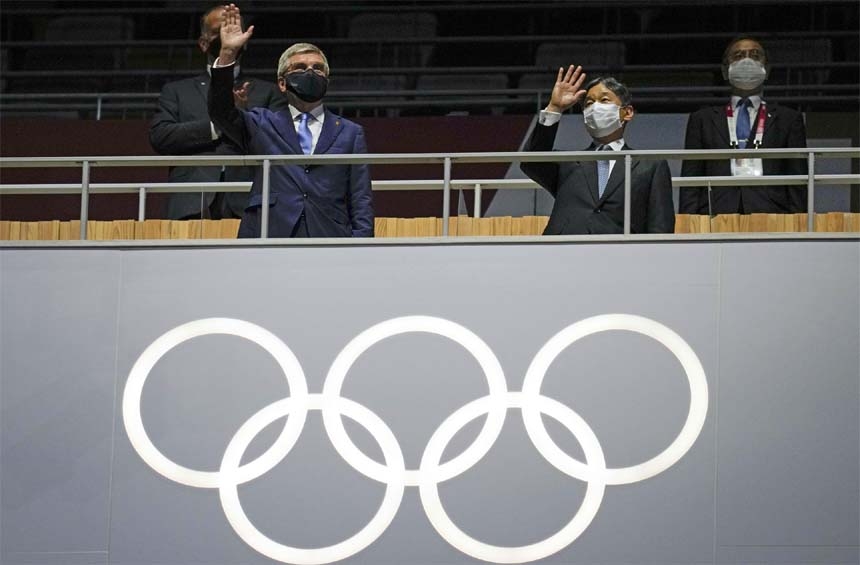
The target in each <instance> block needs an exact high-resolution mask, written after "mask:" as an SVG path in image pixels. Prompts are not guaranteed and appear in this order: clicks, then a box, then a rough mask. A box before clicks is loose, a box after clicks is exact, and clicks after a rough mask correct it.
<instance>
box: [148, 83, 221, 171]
mask: <svg viewBox="0 0 860 565" xmlns="http://www.w3.org/2000/svg"><path fill="white" fill-rule="evenodd" d="M181 104H182V102H181V99H180V94H179V91H178V89H177V85H176V84H173V83H168V84H166V85H164V88H162V89H161V95H160V96H159V97H158V110H157V111H156V113H155V116H154V117H153V119H152V122H151V124H150V126H149V144H150V145H152V148H153V149H154V150H155V152H156V153H159V154H161V155H189V154H194V153H199V152H200V151H203V150H205V149H208V148H210V147H212V146H213V141H212V129H211V125H210V123H209V120H195V121H192V122H180V121H179V107H180V105H181Z"/></svg>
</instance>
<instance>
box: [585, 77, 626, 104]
mask: <svg viewBox="0 0 860 565" xmlns="http://www.w3.org/2000/svg"><path fill="white" fill-rule="evenodd" d="M601 83H603V85H604V86H605V87H606V88H608V89H609V90H611V91H612V92H613V93H614V94H615V95H616V96H617V97H618V98H619V99H620V100H621V105H622V106H630V105H631V104H632V103H633V95H632V94H630V89H629V88H627V87H626V86H624V84H623V83H621V82H620V81H618V80H617V79H615V77H597V78H593V79H591V80H590V81H588V83H586V85H585V86H584V88H585V91H586V92H588V91H589V90H591V89H592V88H593V87H594V86H596V85H598V84H601ZM584 103H585V99H583V104H584Z"/></svg>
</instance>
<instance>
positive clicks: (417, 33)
mask: <svg viewBox="0 0 860 565" xmlns="http://www.w3.org/2000/svg"><path fill="white" fill-rule="evenodd" d="M436 25H437V24H436V16H434V15H433V14H430V13H424V12H414V13H412V12H407V13H373V14H360V15H357V16H354V17H353V18H352V20H350V22H349V31H348V32H347V37H349V38H350V39H388V38H423V37H435V36H436ZM432 54H433V45H420V44H412V45H386V44H377V45H372V44H364V45H346V46H342V47H338V48H337V49H336V55H337V57H336V58H335V60H336V61H337V62H338V66H340V67H424V66H426V65H427V64H428V63H429V61H430V57H431V56H432Z"/></svg>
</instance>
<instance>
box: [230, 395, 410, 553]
mask: <svg viewBox="0 0 860 565" xmlns="http://www.w3.org/2000/svg"><path fill="white" fill-rule="evenodd" d="M306 400H307V402H306V403H305V402H302V401H297V399H294V398H285V399H282V400H279V401H277V402H274V403H273V404H270V405H269V406H267V407H265V408H263V409H262V410H260V411H259V412H257V413H256V414H254V415H253V416H251V418H250V419H249V420H248V421H247V422H245V423H244V424H243V425H242V427H241V428H239V431H238V432H236V435H235V436H233V439H231V440H230V444H229V445H228V446H227V450H226V451H225V452H224V458H223V460H222V461H221V471H220V472H221V475H222V476H223V480H222V481H221V487H220V489H219V491H218V492H219V495H220V497H221V506H222V507H223V508H224V514H225V515H226V516H227V520H229V522H230V525H231V526H233V529H234V530H235V531H236V533H237V534H238V535H239V537H240V538H242V540H243V541H244V542H245V543H247V544H248V545H250V546H251V547H252V548H254V549H255V550H257V551H259V552H260V553H262V554H263V555H265V556H267V557H269V558H271V559H274V560H276V561H281V562H283V563H295V564H296V565H321V564H323V563H331V562H333V561H340V560H341V559H346V558H347V557H350V556H352V555H355V554H356V553H358V552H359V551H361V550H362V549H364V548H365V547H367V546H368V545H370V544H371V543H373V542H374V541H376V539H377V538H379V536H381V535H382V533H383V532H384V531H385V530H386V529H387V528H388V525H389V524H391V521H392V520H393V519H394V516H395V515H396V514H397V510H398V509H399V508H400V501H401V499H402V498H403V491H404V489H405V487H406V485H405V483H404V477H405V464H404V462H403V453H402V452H401V451H400V446H399V445H398V444H397V440H396V439H395V437H394V434H393V433H392V432H391V430H390V429H389V428H388V426H386V425H385V422H383V421H382V420H381V419H380V418H379V417H378V416H376V415H375V414H374V413H373V412H371V411H370V410H368V409H367V408H365V407H363V406H362V405H360V404H358V403H356V402H353V401H352V400H348V399H346V398H338V399H336V400H332V399H324V398H322V397H321V396H320V395H317V394H311V395H308V396H307V397H306ZM323 406H324V407H325V410H327V411H333V412H337V413H338V414H345V415H346V416H348V417H349V418H352V419H353V420H355V421H356V422H358V423H359V424H361V425H362V426H364V427H365V428H366V429H367V431H368V432H370V435H372V436H373V438H374V439H375V440H376V441H377V442H378V443H379V447H380V448H382V454H383V457H384V459H385V464H386V468H387V469H388V470H389V472H388V476H389V481H388V482H387V483H386V488H385V496H384V497H383V499H382V504H381V505H380V506H379V510H378V511H377V512H376V515H374V517H373V518H371V520H370V522H368V523H367V525H366V526H364V527H363V528H362V529H361V530H360V531H359V532H358V533H356V534H355V535H353V536H352V537H350V538H348V539H346V540H344V541H342V542H340V543H338V544H335V545H331V546H328V547H321V548H315V549H304V548H297V547H290V546H287V545H283V544H280V543H278V542H276V541H273V540H272V539H270V538H268V537H267V536H265V535H264V534H263V533H262V532H260V530H258V529H257V528H256V527H255V526H254V525H253V524H252V523H251V521H250V520H249V519H248V516H247V515H246V514H245V511H244V510H243V509H242V503H241V502H240V501H239V491H238V489H237V483H238V482H239V480H238V479H239V477H238V474H239V470H240V467H239V464H240V462H241V460H242V455H244V453H245V450H246V449H248V445H250V443H251V441H252V440H253V439H254V437H256V435H257V434H258V433H260V431H261V430H263V428H265V427H266V426H268V425H269V424H271V423H272V422H274V421H275V420H277V419H278V418H281V417H283V416H286V415H288V414H290V413H291V412H292V411H293V410H299V411H302V412H304V411H306V410H307V409H308V408H310V409H312V410H321V409H323Z"/></svg>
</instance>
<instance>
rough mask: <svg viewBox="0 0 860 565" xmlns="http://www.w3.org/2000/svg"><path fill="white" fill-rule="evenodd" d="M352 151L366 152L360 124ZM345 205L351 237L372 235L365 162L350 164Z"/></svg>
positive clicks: (367, 171)
mask: <svg viewBox="0 0 860 565" xmlns="http://www.w3.org/2000/svg"><path fill="white" fill-rule="evenodd" d="M353 153H356V154H360V153H367V142H366V141H365V138H364V130H363V129H362V128H361V127H360V126H359V128H358V134H357V135H356V137H355V143H354V145H353ZM347 207H348V210H349V221H350V223H351V224H352V237H373V192H372V190H371V187H370V169H369V167H368V166H367V164H358V165H350V168H349V187H348V193H347Z"/></svg>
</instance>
